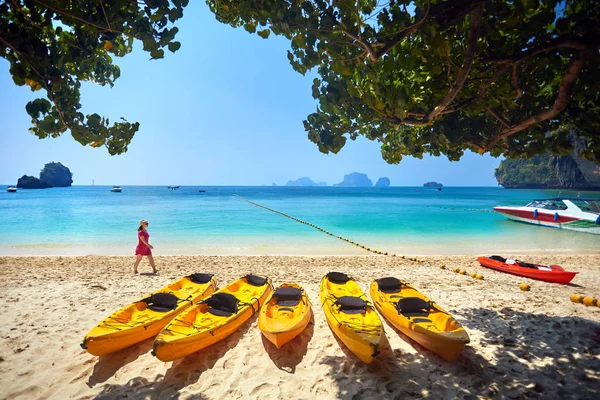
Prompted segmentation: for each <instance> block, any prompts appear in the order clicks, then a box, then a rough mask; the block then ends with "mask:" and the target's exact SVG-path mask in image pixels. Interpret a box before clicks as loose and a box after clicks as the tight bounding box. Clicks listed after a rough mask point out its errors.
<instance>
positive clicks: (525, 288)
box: [519, 283, 531, 292]
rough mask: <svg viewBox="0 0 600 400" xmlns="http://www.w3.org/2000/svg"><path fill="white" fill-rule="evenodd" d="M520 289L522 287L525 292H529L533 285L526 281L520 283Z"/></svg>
mask: <svg viewBox="0 0 600 400" xmlns="http://www.w3.org/2000/svg"><path fill="white" fill-rule="evenodd" d="M519 289H521V290H522V291H524V292H528V291H529V289H531V286H529V285H528V284H526V283H519Z"/></svg>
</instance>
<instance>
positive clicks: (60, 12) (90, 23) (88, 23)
mask: <svg viewBox="0 0 600 400" xmlns="http://www.w3.org/2000/svg"><path fill="white" fill-rule="evenodd" d="M32 1H33V2H34V3H37V4H39V5H40V6H42V7H46V8H48V9H50V10H52V11H55V12H57V13H59V14H61V15H64V16H66V17H69V18H73V19H76V20H77V21H80V22H83V23H84V24H86V25H90V26H93V27H94V28H98V29H100V30H103V31H108V32H117V33H120V34H123V35H125V36H127V37H130V38H133V39H135V36H132V35H130V34H128V33H125V32H121V31H117V30H115V29H110V27H106V26H100V25H97V24H95V23H93V22H90V21H88V20H85V19H83V18H79V17H77V16H75V15H71V14H69V13H68V12H66V11H64V10H61V9H59V8H56V7H52V6H49V5H48V4H46V3H43V2H41V1H40V0H32Z"/></svg>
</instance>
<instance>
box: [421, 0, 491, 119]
mask: <svg viewBox="0 0 600 400" xmlns="http://www.w3.org/2000/svg"><path fill="white" fill-rule="evenodd" d="M482 20H483V4H482V5H480V6H478V7H477V8H475V9H474V10H473V11H472V12H471V20H470V21H469V30H468V33H467V50H466V51H465V59H464V61H463V67H462V68H461V69H460V71H459V73H458V76H457V78H456V82H455V84H454V86H453V87H452V88H451V89H450V91H449V92H448V94H447V95H446V96H445V97H444V98H443V99H442V101H440V103H439V104H438V105H437V107H435V108H434V109H433V110H432V111H431V112H430V113H429V115H428V116H427V120H428V121H432V120H434V119H435V118H436V117H437V116H438V115H440V113H441V112H442V111H444V110H445V109H446V107H448V105H449V104H450V103H451V102H452V101H453V100H454V98H455V97H456V95H457V94H458V92H459V91H460V90H461V89H462V87H463V85H464V84H465V81H466V80H467V75H468V74H469V71H470V70H471V66H472V65H473V60H474V58H475V49H476V48H477V39H478V38H479V31H480V28H481V25H482Z"/></svg>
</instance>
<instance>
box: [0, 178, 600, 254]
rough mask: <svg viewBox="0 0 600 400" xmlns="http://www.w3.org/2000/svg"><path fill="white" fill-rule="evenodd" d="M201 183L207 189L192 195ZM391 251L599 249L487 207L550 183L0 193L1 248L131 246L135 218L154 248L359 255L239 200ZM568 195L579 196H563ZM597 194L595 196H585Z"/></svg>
mask: <svg viewBox="0 0 600 400" xmlns="http://www.w3.org/2000/svg"><path fill="white" fill-rule="evenodd" d="M199 190H204V191H205V192H204V193H201V192H199ZM233 194H239V195H241V196H244V197H245V198H247V199H248V200H251V201H254V202H257V203H260V204H263V205H265V206H267V207H270V208H273V209H277V210H279V211H282V212H284V213H287V214H290V215H292V216H294V217H296V218H300V219H302V220H305V221H308V222H310V223H314V224H316V225H318V226H321V227H323V228H324V229H326V230H329V231H331V232H333V233H334V234H335V235H341V236H343V237H346V238H349V239H351V240H353V241H357V242H360V243H361V244H365V245H366V246H368V247H371V248H375V249H378V250H381V251H387V252H393V253H397V254H404V255H408V256H412V255H428V254H489V253H503V254H506V253H511V252H515V253H524V252H525V253H527V252H542V251H543V252H546V251H548V252H561V253H596V254H597V253H600V236H598V235H591V234H585V233H578V232H570V231H563V230H558V229H552V228H542V227H536V226H531V225H527V224H521V223H517V222H513V221H509V220H507V219H506V218H504V217H503V216H501V215H499V214H495V213H493V212H484V211H491V210H492V207H494V206H496V205H522V204H525V203H527V202H528V201H529V200H531V199H533V198H543V197H554V196H556V195H557V194H558V191H555V190H553V191H541V190H506V189H503V188H499V187H445V188H444V189H443V190H442V191H437V190H436V189H430V188H423V187H391V188H339V187H307V188H303V187H201V186H187V187H186V186H182V187H180V189H178V190H173V191H171V190H168V189H167V187H166V186H123V191H122V192H121V193H111V192H110V187H108V186H73V187H70V188H53V189H44V190H19V191H18V192H17V193H7V192H6V191H5V190H4V189H3V190H2V192H0V255H43V254H57V255H58V254H60V255H83V254H114V255H121V254H123V255H127V254H133V253H134V249H135V246H136V244H137V227H138V224H139V221H140V220H141V219H143V218H144V219H148V220H149V221H150V226H149V229H148V231H149V233H150V235H151V236H150V243H151V244H153V245H154V254H155V255H171V254H216V255H220V254H245V255H253V254H302V255H304V254H308V255H323V254H348V255H356V254H358V255H366V254H369V253H367V252H365V251H364V250H361V249H359V248H356V247H355V246H352V245H350V244H348V243H346V242H343V241H341V240H338V239H337V238H335V237H331V236H327V235H325V234H323V233H322V232H320V231H318V230H316V229H314V228H311V227H308V226H306V225H302V224H299V223H297V222H295V221H293V220H291V219H288V218H285V217H282V216H281V215H278V214H275V213H272V212H269V211H267V210H264V209H262V208H259V207H256V206H253V205H251V204H248V203H246V202H244V201H242V200H240V199H239V198H237V197H235V196H233ZM562 195H563V196H572V197H575V196H576V195H577V193H576V192H567V191H564V192H563V193H562ZM583 196H585V197H594V198H600V193H599V192H595V193H590V192H587V193H582V197H583Z"/></svg>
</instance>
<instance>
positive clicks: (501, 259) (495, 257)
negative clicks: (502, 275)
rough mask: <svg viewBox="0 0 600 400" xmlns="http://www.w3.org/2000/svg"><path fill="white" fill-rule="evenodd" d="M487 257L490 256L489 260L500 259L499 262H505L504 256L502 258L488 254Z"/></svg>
mask: <svg viewBox="0 0 600 400" xmlns="http://www.w3.org/2000/svg"><path fill="white" fill-rule="evenodd" d="M488 258H490V259H491V260H494V261H500V262H501V263H505V262H506V258H504V257H502V256H489V257H488Z"/></svg>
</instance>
